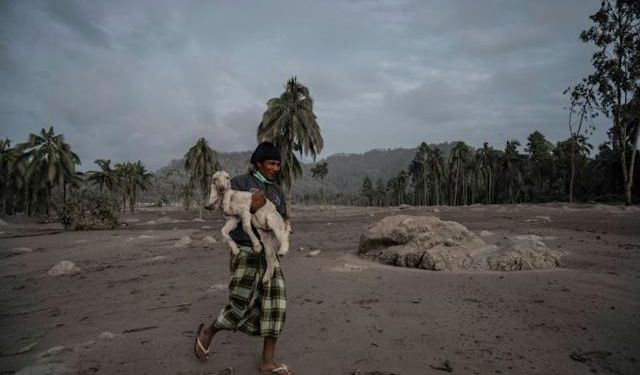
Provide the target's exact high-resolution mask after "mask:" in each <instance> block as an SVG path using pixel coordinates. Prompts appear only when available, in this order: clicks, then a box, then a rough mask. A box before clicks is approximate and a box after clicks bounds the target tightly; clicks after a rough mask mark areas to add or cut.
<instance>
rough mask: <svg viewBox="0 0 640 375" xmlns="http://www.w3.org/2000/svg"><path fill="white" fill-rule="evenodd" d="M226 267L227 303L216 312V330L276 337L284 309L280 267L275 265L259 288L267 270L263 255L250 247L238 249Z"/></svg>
mask: <svg viewBox="0 0 640 375" xmlns="http://www.w3.org/2000/svg"><path fill="white" fill-rule="evenodd" d="M230 268H231V281H230V282H229V303H228V304H227V306H225V307H224V309H222V311H220V315H218V318H217V319H216V322H215V326H216V328H218V329H227V330H233V331H235V330H240V331H242V332H245V333H247V334H250V335H252V336H261V337H278V335H279V334H280V331H282V327H283V326H284V321H285V317H286V308H287V301H286V295H285V288H284V276H283V274H282V269H281V268H280V266H279V265H277V266H276V269H275V272H274V275H273V278H272V279H271V281H270V282H269V283H268V284H266V285H263V284H262V276H263V275H264V271H265V269H266V268H267V264H266V260H265V257H264V252H261V253H259V254H256V253H255V252H254V251H253V248H251V247H247V246H240V253H238V255H234V256H231V261H230Z"/></svg>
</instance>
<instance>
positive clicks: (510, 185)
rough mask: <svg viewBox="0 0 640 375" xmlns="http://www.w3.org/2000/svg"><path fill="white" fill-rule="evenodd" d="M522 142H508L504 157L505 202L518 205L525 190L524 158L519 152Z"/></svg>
mask: <svg viewBox="0 0 640 375" xmlns="http://www.w3.org/2000/svg"><path fill="white" fill-rule="evenodd" d="M518 147H520V142H519V141H517V140H515V139H512V140H509V141H507V143H506V145H505V148H504V154H503V156H502V174H503V176H502V177H503V179H504V181H503V182H504V185H503V188H504V191H503V192H504V194H505V200H506V201H508V202H509V203H516V202H517V201H518V197H519V196H520V195H521V194H520V193H521V192H522V188H523V180H524V179H523V177H524V176H523V170H522V167H523V160H524V159H523V157H522V155H520V153H519V152H518Z"/></svg>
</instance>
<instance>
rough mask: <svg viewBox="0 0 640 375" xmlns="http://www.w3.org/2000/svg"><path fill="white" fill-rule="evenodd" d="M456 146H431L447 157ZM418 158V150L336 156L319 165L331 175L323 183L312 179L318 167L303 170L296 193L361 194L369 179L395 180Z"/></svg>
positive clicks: (403, 149) (401, 149)
mask: <svg viewBox="0 0 640 375" xmlns="http://www.w3.org/2000/svg"><path fill="white" fill-rule="evenodd" d="M454 145H455V142H449V143H441V144H438V145H430V146H431V147H437V148H439V149H440V150H441V151H442V153H443V154H444V155H447V154H448V152H449V150H450V149H451V148H452V147H453V146H454ZM415 154H416V148H409V149H407V148H395V149H377V150H371V151H367V152H365V153H363V154H335V155H331V156H329V157H327V158H325V159H322V160H318V161H317V162H319V163H321V162H327V164H328V169H329V173H328V174H327V176H326V177H325V178H324V180H323V181H321V182H320V181H317V180H314V179H313V178H312V174H311V168H312V167H313V166H314V165H315V164H314V163H310V164H305V165H304V166H303V176H302V178H300V179H298V180H296V181H295V183H294V191H295V192H296V194H299V193H303V194H304V193H313V192H316V191H317V190H318V189H319V187H320V186H322V187H324V188H325V189H326V190H327V192H333V193H357V192H359V191H360V188H361V187H362V180H363V179H364V178H365V177H367V176H368V177H369V178H370V179H371V180H373V181H374V182H375V181H376V180H377V179H379V178H382V179H383V180H384V181H385V182H386V181H387V180H389V179H390V178H392V177H395V176H397V175H398V173H400V171H401V170H403V169H404V170H406V169H407V168H408V167H409V164H410V163H411V160H413V157H414V156H415Z"/></svg>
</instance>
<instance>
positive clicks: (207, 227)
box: [200, 225, 213, 230]
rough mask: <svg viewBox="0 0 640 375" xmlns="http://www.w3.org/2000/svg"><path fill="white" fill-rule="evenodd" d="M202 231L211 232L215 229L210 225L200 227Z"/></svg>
mask: <svg viewBox="0 0 640 375" xmlns="http://www.w3.org/2000/svg"><path fill="white" fill-rule="evenodd" d="M200 229H202V230H209V229H213V227H212V226H210V225H203V226H201V227H200Z"/></svg>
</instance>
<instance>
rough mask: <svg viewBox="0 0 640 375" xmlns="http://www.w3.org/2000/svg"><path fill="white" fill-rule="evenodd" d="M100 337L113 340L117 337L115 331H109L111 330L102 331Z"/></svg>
mask: <svg viewBox="0 0 640 375" xmlns="http://www.w3.org/2000/svg"><path fill="white" fill-rule="evenodd" d="M99 337H100V340H107V341H111V340H113V339H114V338H115V337H116V335H115V334H113V333H111V332H109V331H104V332H102V333H101V334H100V336H99Z"/></svg>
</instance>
